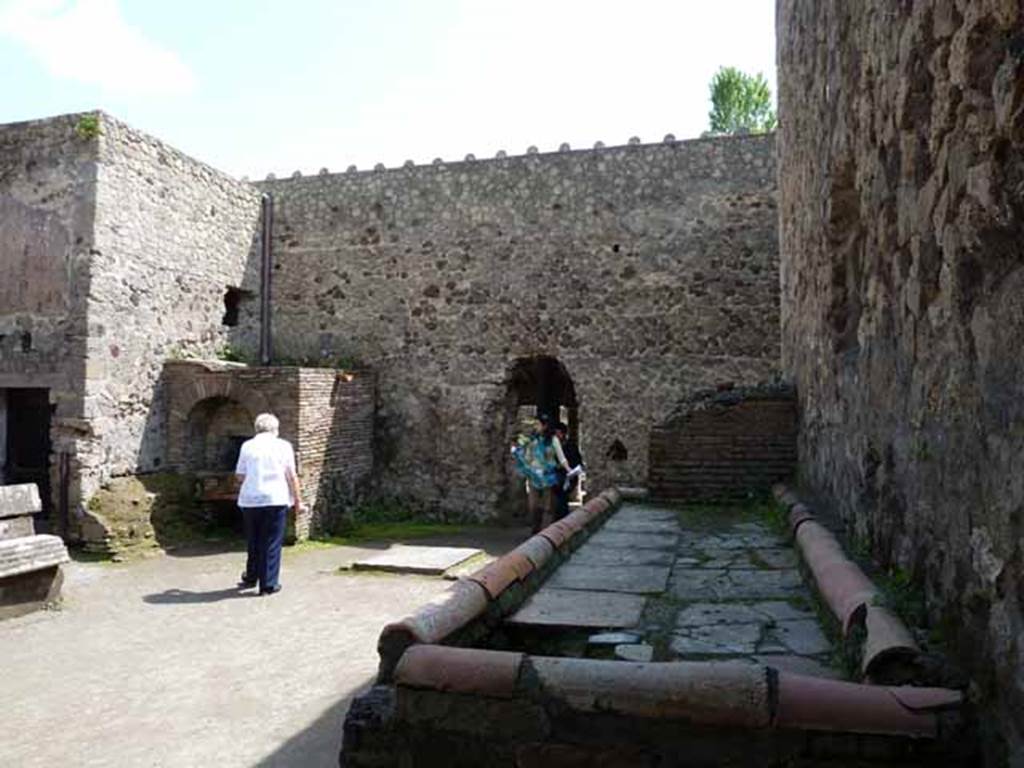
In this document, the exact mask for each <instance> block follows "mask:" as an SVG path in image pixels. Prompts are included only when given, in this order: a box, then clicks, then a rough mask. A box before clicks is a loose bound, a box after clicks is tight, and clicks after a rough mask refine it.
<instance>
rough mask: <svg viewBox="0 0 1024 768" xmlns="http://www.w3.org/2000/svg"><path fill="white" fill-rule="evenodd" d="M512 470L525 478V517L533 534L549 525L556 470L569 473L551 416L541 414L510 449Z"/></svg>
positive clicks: (552, 511) (552, 512)
mask: <svg viewBox="0 0 1024 768" xmlns="http://www.w3.org/2000/svg"><path fill="white" fill-rule="evenodd" d="M512 455H513V456H514V457H515V460H516V468H517V470H518V471H519V473H520V474H521V475H523V476H524V477H525V478H526V508H527V515H528V516H529V519H530V524H531V527H532V529H533V532H534V533H537V532H539V531H540V530H541V529H543V528H544V527H545V526H547V525H550V524H551V522H552V516H553V514H554V498H555V496H554V489H555V485H556V484H557V482H558V474H557V472H556V470H557V468H559V467H562V468H563V469H564V470H565V471H569V464H568V462H567V461H566V460H565V454H564V453H563V452H562V445H561V443H560V442H559V441H558V438H557V437H555V430H554V424H553V423H552V421H551V417H550V416H548V415H547V414H544V413H542V414H541V415H540V416H538V417H537V420H536V422H534V424H533V428H532V434H530V435H529V436H528V437H522V436H521V437H520V438H519V439H518V440H517V441H516V444H514V445H513V446H512Z"/></svg>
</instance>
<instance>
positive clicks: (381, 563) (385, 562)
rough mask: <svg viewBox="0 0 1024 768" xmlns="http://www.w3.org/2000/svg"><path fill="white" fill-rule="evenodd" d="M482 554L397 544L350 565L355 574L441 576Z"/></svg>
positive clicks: (458, 548) (461, 549)
mask: <svg viewBox="0 0 1024 768" xmlns="http://www.w3.org/2000/svg"><path fill="white" fill-rule="evenodd" d="M480 554H483V552H482V550H479V549H472V548H470V547H417V546H408V545H404V544H396V545H394V546H391V547H389V548H388V549H386V550H385V551H383V552H381V553H380V554H377V555H371V556H370V557H364V558H362V559H360V560H356V561H355V562H354V563H352V568H353V569H355V570H357V571H388V572H390V573H419V574H424V575H429V576H440V575H441V574H443V573H444V572H445V571H447V570H448V569H449V568H453V567H455V566H456V565H458V564H459V563H461V562H464V561H466V560H469V558H471V557H476V556H477V555H480Z"/></svg>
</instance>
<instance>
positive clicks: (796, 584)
mask: <svg viewBox="0 0 1024 768" xmlns="http://www.w3.org/2000/svg"><path fill="white" fill-rule="evenodd" d="M729 579H730V581H731V582H732V584H731V586H730V587H729V588H728V589H727V590H726V593H725V599H743V600H745V599H751V598H773V597H781V598H787V597H793V596H796V595H808V594H809V593H808V592H807V586H806V585H805V584H804V581H803V578H801V576H800V572H799V571H798V570H796V569H795V568H794V569H792V570H788V571H744V570H733V571H730V572H729Z"/></svg>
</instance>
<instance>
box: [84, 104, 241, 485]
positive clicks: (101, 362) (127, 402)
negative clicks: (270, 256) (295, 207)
mask: <svg viewBox="0 0 1024 768" xmlns="http://www.w3.org/2000/svg"><path fill="white" fill-rule="evenodd" d="M97 175H98V186H97V194H96V216H95V244H94V251H93V255H92V281H91V284H90V292H89V308H88V312H89V337H88V359H87V363H86V369H85V417H86V418H87V419H88V422H89V426H90V429H91V431H92V434H93V435H94V436H95V438H96V440H95V442H94V443H93V446H94V450H92V451H89V452H85V453H84V454H83V455H81V456H80V460H81V462H82V465H83V483H84V486H85V487H84V491H85V493H86V495H88V494H89V493H90V492H91V491H92V490H94V489H95V487H97V486H98V485H99V484H100V483H102V482H103V480H105V479H106V478H107V477H110V476H114V475H121V474H127V473H131V472H136V471H141V472H147V471H154V470H157V469H159V468H160V464H161V461H162V457H163V450H164V445H165V442H166V411H165V409H164V408H163V405H162V403H163V395H162V387H161V383H160V372H161V369H162V366H163V362H164V360H166V359H167V358H174V357H181V356H190V357H215V356H216V353H217V350H218V348H220V347H222V346H223V345H224V344H225V343H227V341H228V338H229V333H230V331H231V329H230V328H229V327H227V326H225V325H224V323H223V320H224V316H225V304H224V295H225V292H226V290H227V288H228V287H239V286H241V285H242V284H243V282H245V277H244V276H245V274H246V272H247V270H251V271H253V272H255V271H256V270H257V267H256V266H255V264H252V263H250V261H251V255H252V253H254V238H255V237H256V236H257V233H258V231H259V226H258V222H259V216H260V201H259V197H260V195H259V192H257V191H256V190H254V189H253V188H252V187H251V186H250V185H248V184H245V183H242V182H238V181H235V180H234V179H232V178H231V177H229V176H226V175H225V174H222V173H219V172H217V171H215V170H214V169H212V168H210V167H209V166H206V165H204V164H202V163H199V162H197V161H195V160H193V159H192V158H190V157H188V156H186V155H184V154H182V153H181V152H179V151H177V150H175V149H172V148H171V147H169V146H167V145H166V144H164V143H162V142H160V141H158V140H156V139H153V138H151V137H149V136H146V135H145V134H142V133H140V132H138V131H136V130H134V129H132V128H129V127H128V126H126V125H124V124H123V123H120V122H118V121H116V120H114V119H112V118H110V117H109V116H107V115H102V116H101V133H100V136H99V167H98V174H97Z"/></svg>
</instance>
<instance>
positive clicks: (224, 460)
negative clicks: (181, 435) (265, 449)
mask: <svg viewBox="0 0 1024 768" xmlns="http://www.w3.org/2000/svg"><path fill="white" fill-rule="evenodd" d="M252 422H253V415H252V414H251V413H249V410H248V409H247V408H245V407H244V406H243V405H241V404H240V403H238V402H236V401H235V400H231V399H229V398H227V397H208V398H207V399H205V400H201V401H200V402H198V403H196V405H195V407H194V408H193V409H192V411H191V412H190V413H189V416H188V428H187V431H186V434H187V436H188V443H187V445H188V447H187V451H186V454H185V459H186V462H187V464H186V466H187V469H189V470H190V471H192V472H204V471H205V472H218V473H219V472H234V470H235V464H236V462H237V460H238V451H239V449H240V448H241V447H242V443H243V442H245V441H246V440H248V439H249V438H250V437H252Z"/></svg>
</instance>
